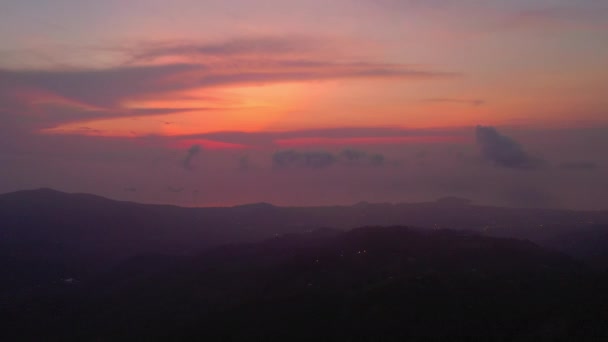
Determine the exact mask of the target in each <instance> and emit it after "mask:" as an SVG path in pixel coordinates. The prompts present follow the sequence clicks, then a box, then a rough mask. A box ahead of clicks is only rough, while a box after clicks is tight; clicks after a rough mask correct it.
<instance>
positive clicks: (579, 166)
mask: <svg viewBox="0 0 608 342" xmlns="http://www.w3.org/2000/svg"><path fill="white" fill-rule="evenodd" d="M559 167H560V168H562V169H565V170H594V169H597V168H599V165H598V164H597V163H594V162H589V161H575V162H564V163H561V164H559Z"/></svg>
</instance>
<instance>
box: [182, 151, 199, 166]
mask: <svg viewBox="0 0 608 342" xmlns="http://www.w3.org/2000/svg"><path fill="white" fill-rule="evenodd" d="M200 153H201V147H200V146H199V145H192V146H191V147H190V148H189V149H188V151H187V153H186V158H184V160H183V161H182V166H183V167H184V169H186V170H192V169H193V165H192V161H193V160H194V158H195V157H196V156H197V155H199V154H200Z"/></svg>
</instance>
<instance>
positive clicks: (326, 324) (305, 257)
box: [0, 189, 608, 341]
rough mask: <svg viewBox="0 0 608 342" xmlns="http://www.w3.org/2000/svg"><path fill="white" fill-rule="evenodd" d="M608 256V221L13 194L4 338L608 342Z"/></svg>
mask: <svg viewBox="0 0 608 342" xmlns="http://www.w3.org/2000/svg"><path fill="white" fill-rule="evenodd" d="M358 227H363V228H358ZM606 247H608V213H607V212H577V211H560V210H540V209H538V210H532V209H510V208H495V207H484V206H475V205H472V204H471V203H470V202H468V201H466V200H462V199H455V198H447V199H442V200H439V201H437V202H432V203H417V204H372V203H358V204H356V205H353V206H333V207H277V206H273V205H271V204H268V203H258V204H250V205H243V206H236V207H230V208H180V207H175V206H164V205H144V204H138V203H130V202H119V201H112V200H109V199H105V198H102V197H98V196H93V195H87V194H66V193H62V192H58V191H54V190H50V189H41V190H33V191H20V192H15V193H10V194H4V195H0V279H1V281H0V316H2V317H6V319H5V320H4V322H5V323H6V324H5V325H6V327H8V328H6V329H3V331H2V332H0V339H3V340H11V341H13V340H36V341H38V340H61V341H67V340H74V341H115V340H193V339H195V340H198V339H200V338H208V339H209V340H268V339H270V338H278V339H283V340H291V341H294V340H314V339H323V338H326V339H331V340H338V341H351V340H357V338H359V340H364V341H368V340H369V341H374V340H391V339H389V337H391V336H393V337H395V340H403V339H404V338H407V339H410V340H411V339H413V338H416V337H420V336H425V337H434V338H445V339H446V340H449V338H450V337H454V336H471V335H476V336H482V337H485V339H486V340H491V339H493V338H496V340H500V341H527V340H536V339H537V338H549V339H552V340H559V338H561V337H562V336H577V337H580V338H583V339H584V337H585V334H591V335H589V336H608V325H606V324H605V320H604V318H603V317H608V316H606V314H608V295H607V294H606V293H605V290H604V289H605V288H607V287H608V272H606V270H607V269H608V252H606V251H608V248H606ZM568 334H569V335H568ZM589 340H592V339H589Z"/></svg>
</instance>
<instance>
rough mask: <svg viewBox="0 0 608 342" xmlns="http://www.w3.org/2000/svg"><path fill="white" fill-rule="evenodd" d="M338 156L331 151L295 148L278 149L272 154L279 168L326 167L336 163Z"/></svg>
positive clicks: (275, 164)
mask: <svg viewBox="0 0 608 342" xmlns="http://www.w3.org/2000/svg"><path fill="white" fill-rule="evenodd" d="M336 160H337V159H336V156H334V155H333V154H331V153H329V152H324V151H318V152H307V151H306V152H301V151H295V150H286V151H278V152H276V153H275V154H274V155H273V156H272V163H273V165H274V166H275V167H278V168H292V167H304V168H314V169H320V168H326V167H329V166H332V165H333V164H335V163H336Z"/></svg>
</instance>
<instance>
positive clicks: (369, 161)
mask: <svg viewBox="0 0 608 342" xmlns="http://www.w3.org/2000/svg"><path fill="white" fill-rule="evenodd" d="M339 158H340V160H341V161H342V163H343V164H345V165H349V166H359V165H375V166H380V165H383V164H384V161H385V157H384V155H383V154H381V153H372V154H370V153H367V152H365V151H361V150H355V149H351V148H349V149H345V150H342V152H340V154H339Z"/></svg>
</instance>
